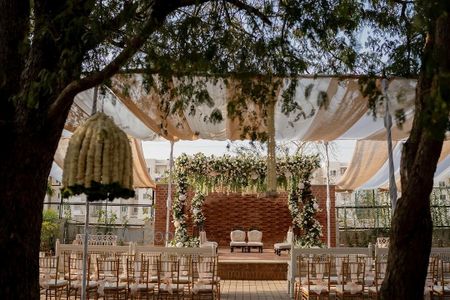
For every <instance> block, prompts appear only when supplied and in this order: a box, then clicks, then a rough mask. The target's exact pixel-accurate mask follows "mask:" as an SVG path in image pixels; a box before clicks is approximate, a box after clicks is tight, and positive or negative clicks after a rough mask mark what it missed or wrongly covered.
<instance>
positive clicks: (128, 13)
mask: <svg viewBox="0 0 450 300" xmlns="http://www.w3.org/2000/svg"><path fill="white" fill-rule="evenodd" d="M137 7H138V6H137V5H136V4H135V3H132V2H125V3H124V6H123V9H122V11H120V12H119V13H118V14H117V15H116V16H115V17H114V18H112V19H110V20H108V21H107V22H105V23H104V24H102V25H101V30H99V34H97V35H92V36H91V37H90V38H89V39H88V41H87V42H86V43H85V48H86V49H88V50H89V49H93V48H95V47H96V46H97V45H98V44H100V43H101V42H103V41H104V40H105V39H106V38H107V37H108V35H110V34H111V31H117V30H119V29H120V28H121V27H122V26H124V25H125V24H126V22H127V21H128V20H129V19H130V18H132V17H133V16H135V15H136V12H137Z"/></svg>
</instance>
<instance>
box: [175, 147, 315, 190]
mask: <svg viewBox="0 0 450 300" xmlns="http://www.w3.org/2000/svg"><path fill="white" fill-rule="evenodd" d="M318 167H319V158H318V156H302V155H295V156H290V157H287V158H278V159H277V171H276V172H277V185H278V187H279V188H280V189H284V190H286V189H287V188H288V187H289V186H290V185H291V182H293V181H296V182H300V181H305V180H308V179H309V177H310V176H311V173H312V172H313V171H314V170H315V169H316V168H318ZM175 172H176V173H177V174H181V173H184V175H183V176H186V178H187V181H188V183H189V185H191V186H193V187H194V188H195V190H197V191H201V192H203V193H205V194H208V193H209V192H212V191H220V192H225V193H228V192H264V191H266V187H267V184H266V174H267V161H266V158H265V157H257V156H255V155H249V154H243V155H239V156H230V155H224V156H222V157H215V156H211V157H207V156H205V155H204V154H203V153H197V154H195V155H194V156H192V157H189V156H187V155H186V154H182V155H181V156H179V157H178V159H177V160H176V166H175Z"/></svg>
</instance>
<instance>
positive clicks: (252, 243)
mask: <svg viewBox="0 0 450 300" xmlns="http://www.w3.org/2000/svg"><path fill="white" fill-rule="evenodd" d="M263 245H264V244H263V243H262V242H248V243H247V246H250V247H262V246H263Z"/></svg>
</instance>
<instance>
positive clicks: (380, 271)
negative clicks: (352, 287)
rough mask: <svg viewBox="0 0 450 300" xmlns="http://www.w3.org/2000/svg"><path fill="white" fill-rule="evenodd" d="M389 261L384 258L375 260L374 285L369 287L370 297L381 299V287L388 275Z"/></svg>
mask: <svg viewBox="0 0 450 300" xmlns="http://www.w3.org/2000/svg"><path fill="white" fill-rule="evenodd" d="M386 266H387V261H386V260H384V259H381V260H376V261H375V277H374V281H373V285H372V286H370V287H369V288H368V294H369V298H370V299H380V288H381V284H382V283H383V280H384V276H385V275H386Z"/></svg>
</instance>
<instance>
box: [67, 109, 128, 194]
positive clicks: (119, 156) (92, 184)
mask: <svg viewBox="0 0 450 300" xmlns="http://www.w3.org/2000/svg"><path fill="white" fill-rule="evenodd" d="M132 163H133V161H132V156H131V147H130V143H129V140H128V137H127V135H126V134H125V132H123V131H122V130H121V129H120V128H119V127H118V126H117V125H116V124H114V122H113V120H112V119H111V118H110V117H108V116H107V115H105V114H104V113H101V112H97V113H96V114H94V115H93V116H91V117H90V118H89V119H88V120H87V121H86V122H85V123H84V124H83V125H81V126H80V127H78V128H77V130H75V132H74V134H73V136H72V138H71V139H70V142H69V146H68V148H67V153H66V157H65V159H64V173H63V182H62V183H63V189H62V196H63V197H64V198H67V197H69V196H72V195H79V194H82V193H84V194H86V195H87V199H88V200H89V201H97V200H105V199H108V200H110V201H112V200H113V199H115V198H130V197H134V190H133V169H132Z"/></svg>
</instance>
